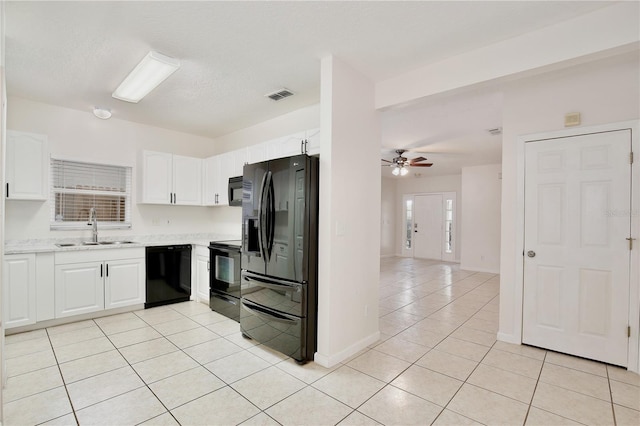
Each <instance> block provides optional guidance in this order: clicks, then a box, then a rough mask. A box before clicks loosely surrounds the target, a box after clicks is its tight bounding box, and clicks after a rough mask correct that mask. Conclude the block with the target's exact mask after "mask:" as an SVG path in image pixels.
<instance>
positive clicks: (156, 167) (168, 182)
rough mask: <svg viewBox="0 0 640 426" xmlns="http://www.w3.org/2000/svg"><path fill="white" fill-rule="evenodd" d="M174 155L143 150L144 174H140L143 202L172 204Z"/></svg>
mask: <svg viewBox="0 0 640 426" xmlns="http://www.w3.org/2000/svg"><path fill="white" fill-rule="evenodd" d="M172 157H173V156H172V155H171V154H167V153H165V152H153V151H143V152H142V159H141V162H142V166H141V170H142V176H140V181H141V188H142V197H141V202H142V203H147V204H171V198H172V197H171V195H172V190H173V178H172V176H173V161H172Z"/></svg>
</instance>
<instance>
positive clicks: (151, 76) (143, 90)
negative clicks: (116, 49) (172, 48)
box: [111, 51, 180, 103]
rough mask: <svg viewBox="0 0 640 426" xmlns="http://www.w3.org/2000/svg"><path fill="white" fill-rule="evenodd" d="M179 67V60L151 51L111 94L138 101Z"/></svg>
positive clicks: (121, 98) (122, 99)
mask: <svg viewBox="0 0 640 426" xmlns="http://www.w3.org/2000/svg"><path fill="white" fill-rule="evenodd" d="M178 68H180V61H179V60H177V59H174V58H170V57H169V56H165V55H163V54H161V53H158V52H153V51H151V52H149V53H147V56H145V57H144V58H143V59H142V61H140V63H139V64H138V65H137V66H136V67H135V68H134V69H133V71H131V72H130V73H129V75H128V76H127V78H125V79H124V81H123V82H122V83H120V86H118V88H117V89H116V90H115V92H113V93H112V94H111V96H113V97H114V98H116V99H120V100H121V101H126V102H133V103H138V102H140V99H142V98H144V97H145V96H147V95H148V94H149V92H151V91H152V90H153V89H155V88H156V87H157V86H158V85H159V84H160V83H162V82H163V81H164V80H166V79H167V77H169V76H170V75H171V74H173V73H174V72H175V71H176V70H177V69H178Z"/></svg>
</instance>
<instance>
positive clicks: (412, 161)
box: [409, 157, 427, 166]
mask: <svg viewBox="0 0 640 426" xmlns="http://www.w3.org/2000/svg"><path fill="white" fill-rule="evenodd" d="M426 160H427V159H426V158H424V157H416V158H414V159H412V160H409V164H410V165H412V166H413V164H414V163H419V162H421V161H426Z"/></svg>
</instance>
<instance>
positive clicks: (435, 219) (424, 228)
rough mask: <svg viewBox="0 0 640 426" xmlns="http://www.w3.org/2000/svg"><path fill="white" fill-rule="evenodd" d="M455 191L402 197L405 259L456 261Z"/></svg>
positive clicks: (403, 250) (403, 251)
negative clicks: (408, 257)
mask: <svg viewBox="0 0 640 426" xmlns="http://www.w3.org/2000/svg"><path fill="white" fill-rule="evenodd" d="M455 199H456V194H455V192H444V193H431V194H407V195H405V196H404V197H403V233H402V236H403V241H402V254H403V255H404V256H410V257H417V258H421V259H435V260H447V261H454V260H455V249H454V244H455V239H454V227H455V212H454V211H455Z"/></svg>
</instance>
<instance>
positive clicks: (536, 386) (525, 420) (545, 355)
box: [523, 351, 547, 424]
mask: <svg viewBox="0 0 640 426" xmlns="http://www.w3.org/2000/svg"><path fill="white" fill-rule="evenodd" d="M546 359H547V351H545V352H544V357H543V358H542V365H541V366H540V371H539V372H538V378H537V379H536V385H535V386H534V387H533V393H532V394H531V399H530V400H529V406H528V407H527V414H526V415H525V416H524V422H523V424H526V423H527V419H528V418H529V412H530V411H531V406H532V405H533V398H535V396H536V390H538V384H539V383H540V377H542V370H544V363H545V360H546Z"/></svg>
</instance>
